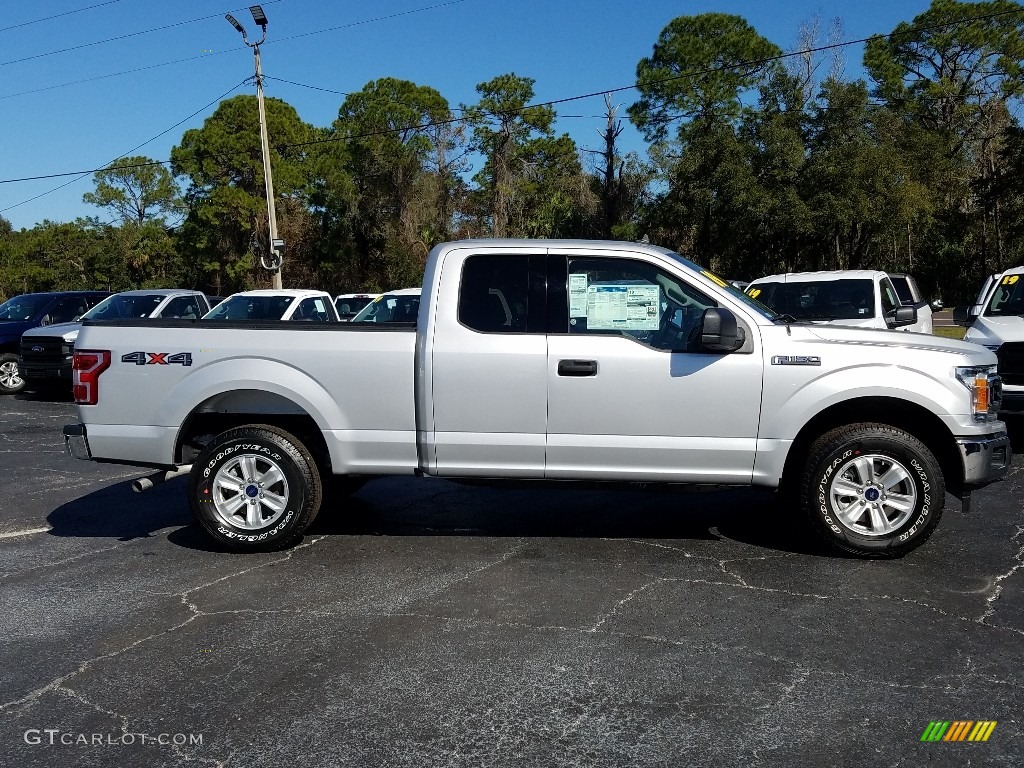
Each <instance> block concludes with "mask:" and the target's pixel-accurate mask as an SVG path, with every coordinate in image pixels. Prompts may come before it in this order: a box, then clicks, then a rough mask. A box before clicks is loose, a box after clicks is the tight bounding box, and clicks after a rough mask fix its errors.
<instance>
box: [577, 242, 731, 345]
mask: <svg viewBox="0 0 1024 768" xmlns="http://www.w3.org/2000/svg"><path fill="white" fill-rule="evenodd" d="M568 291H569V333H570V335H572V334H579V333H587V334H602V335H612V336H629V337H630V338H632V339H635V340H636V341H638V342H640V343H641V344H645V345H646V346H649V347H653V348H654V349H662V350H668V351H673V352H684V351H696V349H697V338H696V335H697V332H698V329H699V328H700V322H701V318H702V317H703V315H704V310H705V309H707V308H709V307H714V306H717V305H716V304H715V302H714V301H713V300H712V299H711V298H709V297H708V296H706V295H704V294H703V293H701V292H700V291H698V290H697V289H695V288H693V287H692V286H690V285H688V284H686V283H684V282H682V281H681V280H679V279H678V278H676V277H673V276H672V275H669V274H668V273H666V272H663V271H661V270H660V269H658V268H657V267H655V266H653V265H650V264H646V263H644V262H641V261H632V260H629V259H571V260H570V261H569V281H568Z"/></svg>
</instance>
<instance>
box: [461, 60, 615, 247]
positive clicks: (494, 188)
mask: <svg viewBox="0 0 1024 768" xmlns="http://www.w3.org/2000/svg"><path fill="white" fill-rule="evenodd" d="M533 84H534V80H533V79H532V78H528V77H519V76H518V75H516V74H515V73H509V74H504V75H499V76H498V77H495V78H493V79H491V80H488V81H487V82H485V83H480V84H479V85H477V87H476V90H477V93H479V94H480V100H479V101H478V102H477V103H476V104H474V105H472V106H465V105H464V106H463V110H464V117H465V120H466V124H467V125H468V126H469V127H470V129H471V131H472V138H471V146H472V148H473V150H474V151H476V152H478V153H480V154H481V155H482V156H483V157H484V164H483V167H482V168H481V169H480V171H479V172H478V173H477V174H476V175H475V176H474V177H473V180H474V181H475V182H476V183H477V186H478V190H479V195H480V197H481V198H482V199H483V200H484V201H486V202H485V203H483V204H481V205H480V206H479V207H478V211H479V216H480V218H481V219H482V220H483V221H482V226H481V230H482V231H481V232H479V234H485V233H486V234H490V235H492V236H494V237H513V236H517V235H518V236H524V235H527V234H532V235H534V236H546V237H550V236H555V235H557V234H561V233H564V232H565V231H566V229H567V228H573V227H574V222H576V224H575V226H576V227H578V226H579V224H578V222H579V220H580V213H581V211H582V210H583V209H584V208H585V207H586V206H587V205H588V204H590V205H591V206H593V204H594V202H595V201H594V200H593V198H592V195H591V192H590V189H589V183H588V182H587V180H586V178H585V176H584V174H583V169H582V166H581V165H580V162H579V155H578V152H577V150H576V145H575V143H574V142H573V141H572V139H570V138H569V137H568V136H567V135H564V134H563V135H562V136H555V132H554V130H553V128H552V125H553V124H554V121H555V110H554V109H553V108H551V107H550V106H543V105H541V106H530V101H531V100H532V99H533Z"/></svg>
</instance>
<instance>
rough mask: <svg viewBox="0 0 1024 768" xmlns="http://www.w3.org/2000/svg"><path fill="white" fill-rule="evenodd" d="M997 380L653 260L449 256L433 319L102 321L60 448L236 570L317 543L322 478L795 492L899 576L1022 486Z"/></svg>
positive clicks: (437, 254)
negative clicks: (154, 496)
mask: <svg viewBox="0 0 1024 768" xmlns="http://www.w3.org/2000/svg"><path fill="white" fill-rule="evenodd" d="M995 370H996V357H995V355H994V354H993V353H992V352H990V351H988V350H986V349H984V348H983V347H980V346H977V345H974V344H969V343H965V342H962V341H954V340H949V339H942V338H935V337H926V336H922V335H918V334H903V333H895V332H891V331H885V330H873V329H859V328H848V327H836V326H823V325H812V324H809V323H807V324H802V323H796V322H793V321H792V318H789V317H781V316H777V315H774V314H772V313H771V312H769V311H768V310H766V309H765V308H764V307H763V306H761V305H760V304H759V303H758V302H756V301H754V300H752V299H750V298H749V297H748V296H746V295H744V294H743V293H742V292H741V291H739V290H737V289H735V288H734V287H732V286H730V285H729V284H728V283H727V282H725V281H724V280H722V279H721V278H719V277H718V276H716V275H715V274H713V273H711V272H709V271H708V270H706V269H703V268H701V267H700V266H698V265H697V264H695V263H693V262H691V261H689V260H687V259H685V258H683V257H681V256H679V255H677V254H675V253H672V252H671V251H668V250H665V249H663V248H659V247H656V246H653V245H647V244H640V243H624V242H588V241H557V240H550V241H549V240H537V241H519V240H477V241H464V242H457V243H447V244H443V245H439V246H436V247H435V248H434V249H433V250H432V251H431V253H430V256H429V258H428V262H427V267H426V274H425V276H424V282H423V288H422V300H421V302H420V305H419V315H418V317H417V319H416V322H410V323H323V324H312V325H307V324H296V323H289V322H265V323H254V322H252V321H246V322H241V323H232V322H231V321H220V322H211V321H208V320H199V321H190V322H186V321H181V320H177V321H175V320H170V321H161V320H158V321H150V322H148V323H146V324H142V323H137V322H134V321H118V322H109V323H94V322H87V323H86V324H85V326H84V327H83V329H82V333H81V335H80V336H79V339H78V347H77V348H76V350H75V384H74V386H75V398H76V401H77V402H78V404H79V406H78V413H79V423H76V424H70V425H68V426H66V427H65V430H64V434H65V437H66V440H67V445H68V449H69V451H70V452H71V453H72V454H73V455H74V456H76V457H78V458H82V459H93V460H96V461H106V462H118V463H125V464H133V465H139V466H150V467H153V468H157V469H159V470H160V472H159V473H157V474H156V475H154V476H153V479H148V480H147V482H153V481H154V480H159V479H160V478H166V477H168V476H173V474H176V473H183V472H185V471H187V472H188V474H189V483H188V498H189V502H190V506H191V508H192V511H193V514H194V516H195V519H196V520H197V522H198V523H199V525H200V526H201V527H202V528H203V529H204V530H205V531H206V532H207V533H208V534H209V535H210V536H211V537H212V538H213V539H214V540H216V541H217V542H219V543H220V544H221V545H222V546H224V547H226V548H231V549H235V550H242V551H253V550H265V549H272V548H280V547H285V546H290V545H292V544H294V543H295V542H297V541H299V540H300V539H301V537H302V535H303V532H304V531H305V530H306V528H307V527H308V526H309V525H310V523H311V522H312V520H313V518H314V517H315V516H316V514H317V512H318V510H319V509H320V506H321V500H322V498H323V495H324V488H325V485H326V484H328V483H330V485H332V486H339V485H340V486H342V488H344V487H346V486H347V487H353V486H354V485H355V484H356V483H358V481H359V480H360V479H362V478H365V477H368V476H374V475H429V476H435V477H442V478H451V479H455V480H464V481H470V482H490V481H499V482H505V481H508V480H510V479H520V480H551V481H586V482H588V483H589V482H592V481H608V482H622V483H665V484H700V485H703V486H707V485H725V486H727V485H756V486H763V487H767V488H779V489H781V490H782V492H783V495H782V498H783V499H785V500H786V501H785V502H784V503H783V505H782V510H783V513H785V511H787V510H792V511H793V512H794V513H797V512H798V511H802V513H803V514H804V515H805V516H806V518H807V520H808V521H809V522H810V524H811V525H812V526H813V527H814V528H815V529H816V530H817V531H818V532H819V533H820V534H821V535H822V536H823V537H824V538H825V539H826V540H827V541H828V542H830V543H831V544H833V545H835V546H837V547H839V548H842V549H845V550H847V551H850V552H853V553H856V554H859V555H862V556H867V557H886V556H896V555H901V554H903V553H905V552H907V551H909V550H911V549H913V548H914V547H916V546H918V545H919V544H921V543H922V542H923V541H924V540H925V539H926V538H927V537H928V536H929V534H930V533H931V532H932V531H933V530H934V528H935V525H936V524H937V522H938V519H939V516H940V515H941V513H942V511H943V507H944V504H945V497H946V492H947V489H948V490H950V491H952V492H953V493H955V494H958V495H960V496H961V498H963V499H964V500H965V507H966V504H967V499H969V493H970V491H971V490H972V489H973V488H976V487H979V486H981V485H984V484H986V483H989V482H991V481H993V480H997V479H999V478H1002V477H1003V476H1004V475H1005V474H1006V472H1007V468H1008V467H1009V465H1010V463H1011V460H1012V453H1011V447H1010V443H1009V440H1008V438H1007V435H1006V429H1005V425H1004V424H1003V423H1002V422H1001V421H999V420H998V419H997V417H996V413H997V409H998V407H999V396H1000V382H999V379H998V376H997V375H996V372H995ZM332 476H336V477H332ZM141 484H142V481H140V485H141ZM679 513H680V514H685V513H686V510H685V502H680V505H679ZM751 514H758V512H757V510H752V511H751ZM773 514H778V512H773Z"/></svg>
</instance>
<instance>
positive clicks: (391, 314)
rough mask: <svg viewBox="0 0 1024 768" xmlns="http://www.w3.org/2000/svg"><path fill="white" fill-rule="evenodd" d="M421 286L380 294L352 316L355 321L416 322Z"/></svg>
mask: <svg viewBox="0 0 1024 768" xmlns="http://www.w3.org/2000/svg"><path fill="white" fill-rule="evenodd" d="M420 291H421V289H420V288H402V289H400V290H397V291H391V292H390V293H385V294H383V295H381V296H378V297H377V298H376V299H374V300H373V301H372V302H370V303H369V304H367V305H366V306H365V307H363V308H362V309H361V310H360V311H359V314H357V315H356V316H355V317H353V318H352V322H353V323H415V322H416V316H417V315H418V314H419V311H420Z"/></svg>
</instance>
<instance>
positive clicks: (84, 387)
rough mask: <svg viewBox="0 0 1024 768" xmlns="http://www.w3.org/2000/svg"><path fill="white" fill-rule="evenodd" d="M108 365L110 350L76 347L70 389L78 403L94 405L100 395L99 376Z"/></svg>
mask: <svg viewBox="0 0 1024 768" xmlns="http://www.w3.org/2000/svg"><path fill="white" fill-rule="evenodd" d="M109 367H110V352H108V351H107V350H105V349H102V350H97V349H76V350H75V358H74V362H73V363H72V364H71V370H72V374H71V376H72V378H71V381H72V390H73V392H74V393H75V402H76V403H78V404H79V405H96V402H97V401H98V400H99V397H100V389H99V378H100V374H101V373H103V372H104V371H105V370H107V368H109Z"/></svg>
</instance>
